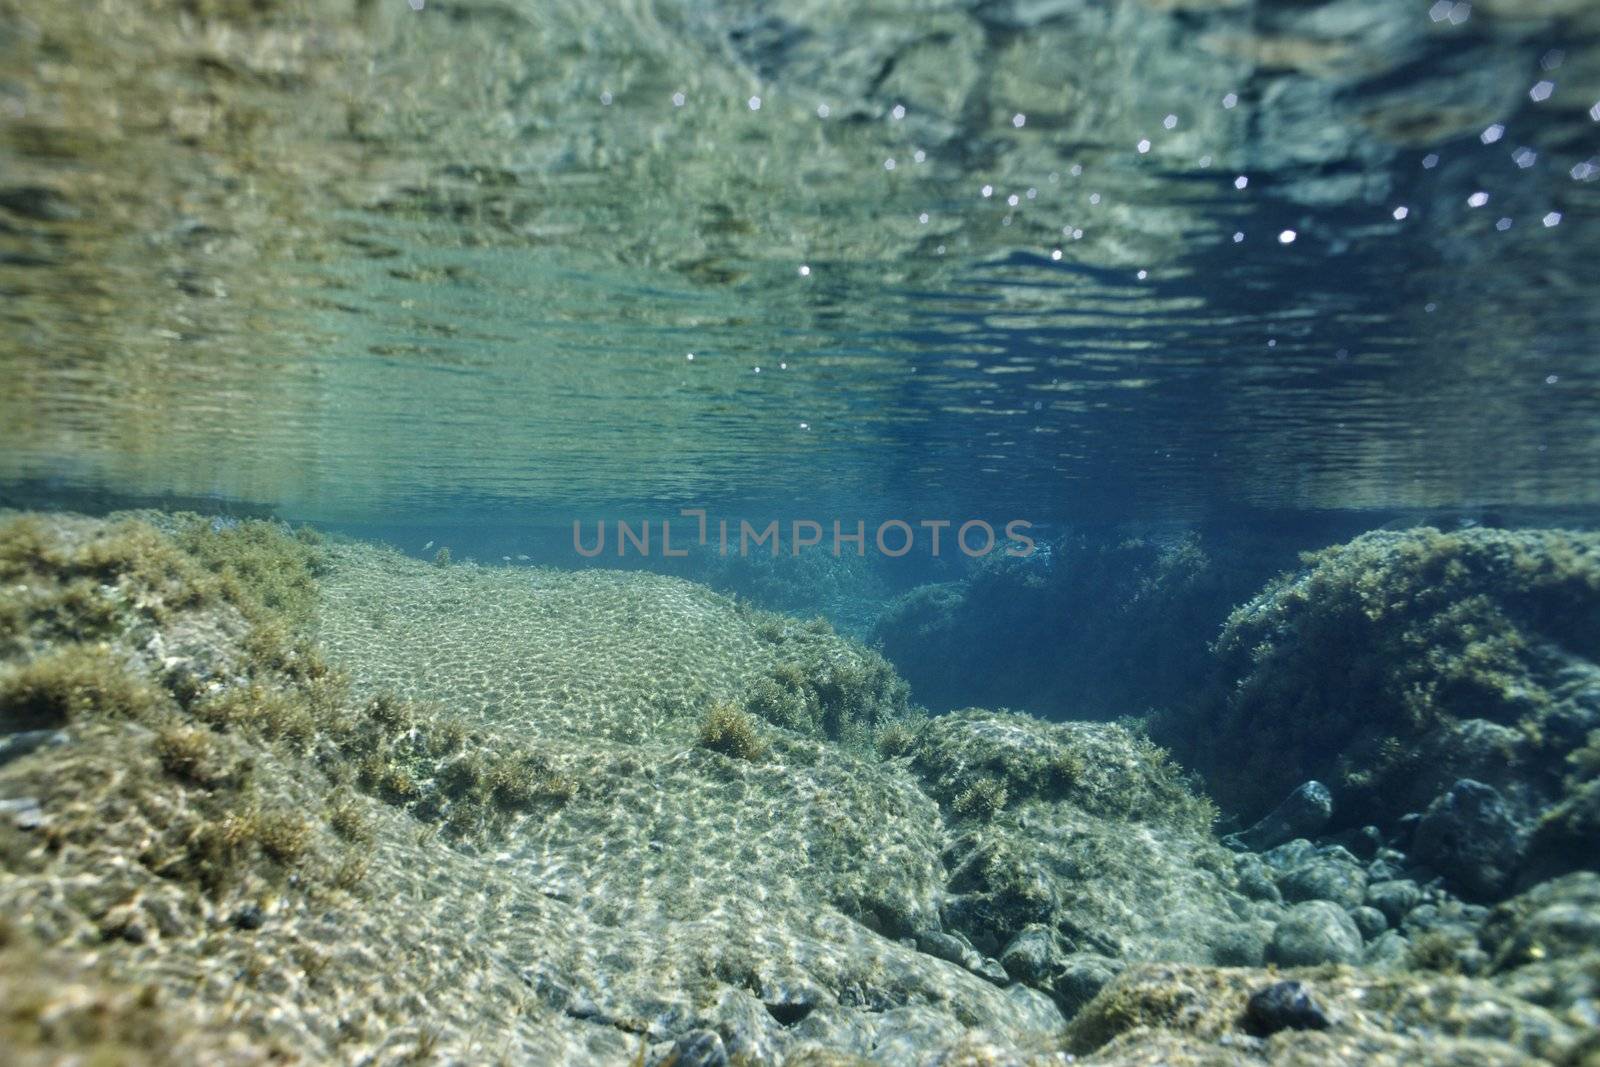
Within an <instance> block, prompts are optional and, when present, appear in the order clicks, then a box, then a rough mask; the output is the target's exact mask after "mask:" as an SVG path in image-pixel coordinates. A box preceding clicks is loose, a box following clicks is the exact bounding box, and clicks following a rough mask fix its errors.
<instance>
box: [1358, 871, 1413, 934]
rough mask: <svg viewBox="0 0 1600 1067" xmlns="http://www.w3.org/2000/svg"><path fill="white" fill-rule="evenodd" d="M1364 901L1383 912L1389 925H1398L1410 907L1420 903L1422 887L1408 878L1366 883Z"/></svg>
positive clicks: (1409, 910) (1408, 912)
mask: <svg viewBox="0 0 1600 1067" xmlns="http://www.w3.org/2000/svg"><path fill="white" fill-rule="evenodd" d="M1363 899H1364V903H1365V904H1366V905H1367V906H1368V907H1370V908H1377V909H1378V910H1379V911H1381V912H1383V915H1384V918H1386V919H1388V920H1389V924H1390V925H1391V926H1399V925H1400V923H1401V922H1402V921H1403V920H1404V919H1405V917H1406V916H1407V915H1408V914H1410V912H1411V909H1412V908H1415V907H1416V906H1417V905H1419V904H1421V903H1422V887H1421V886H1419V885H1417V883H1416V882H1413V881H1412V880H1411V879H1409V878H1399V879H1393V880H1390V881H1384V882H1369V883H1367V892H1366V896H1365V897H1364V898H1363Z"/></svg>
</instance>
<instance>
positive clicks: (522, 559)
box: [517, 552, 533, 563]
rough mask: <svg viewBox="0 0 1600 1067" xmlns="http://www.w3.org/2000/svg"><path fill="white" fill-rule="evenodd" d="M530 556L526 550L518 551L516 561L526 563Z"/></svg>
mask: <svg viewBox="0 0 1600 1067" xmlns="http://www.w3.org/2000/svg"><path fill="white" fill-rule="evenodd" d="M532 558H533V557H532V556H530V555H528V554H527V553H526V552H518V553H517V562H518V563H526V562H528V561H529V560H530V559H532Z"/></svg>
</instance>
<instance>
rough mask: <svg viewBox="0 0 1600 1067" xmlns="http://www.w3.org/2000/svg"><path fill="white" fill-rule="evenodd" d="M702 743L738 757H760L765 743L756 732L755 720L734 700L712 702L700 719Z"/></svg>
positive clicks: (744, 758) (754, 758)
mask: <svg viewBox="0 0 1600 1067" xmlns="http://www.w3.org/2000/svg"><path fill="white" fill-rule="evenodd" d="M700 744H701V745H703V746H705V747H706V748H709V749H711V750H712V751H713V752H721V753H722V754H723V755H725V756H732V757H733V758H735V759H742V760H758V759H760V758H761V757H762V756H764V755H765V754H766V746H765V745H763V744H762V743H761V737H760V735H759V734H757V733H756V724H755V720H754V719H752V718H751V717H750V716H749V715H747V714H745V713H744V712H743V711H741V710H739V709H738V708H736V707H734V706H733V705H732V704H726V703H719V704H713V705H712V706H711V710H710V711H708V712H706V717H705V719H704V720H702V721H701V723H700Z"/></svg>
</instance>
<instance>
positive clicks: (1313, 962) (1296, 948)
mask: <svg viewBox="0 0 1600 1067" xmlns="http://www.w3.org/2000/svg"><path fill="white" fill-rule="evenodd" d="M1361 947H1362V941H1361V931H1360V930H1358V929H1357V928H1356V924H1355V923H1354V922H1352V921H1351V919H1350V916H1348V915H1346V914H1345V911H1344V909H1343V908H1341V907H1339V906H1338V905H1337V904H1333V903H1331V902H1329V901H1326V900H1312V901H1307V902H1306V903H1304V904H1296V905H1295V906H1294V907H1292V908H1290V909H1289V914H1288V915H1286V916H1285V917H1284V918H1283V920H1282V921H1281V922H1279V923H1278V925H1277V928H1276V929H1274V930H1273V931H1272V942H1271V944H1269V945H1268V946H1267V958H1268V959H1269V960H1270V961H1271V962H1273V963H1276V964H1278V965H1279V966H1282V967H1315V966H1317V965H1318V964H1322V963H1355V962H1356V961H1358V960H1359V959H1360V958H1361Z"/></svg>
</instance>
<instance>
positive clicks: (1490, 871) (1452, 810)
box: [1412, 778, 1527, 900]
mask: <svg viewBox="0 0 1600 1067" xmlns="http://www.w3.org/2000/svg"><path fill="white" fill-rule="evenodd" d="M1526 837H1527V835H1526V833H1525V831H1524V828H1523V826H1522V824H1521V822H1519V821H1518V819H1517V818H1516V816H1515V815H1513V814H1512V812H1511V809H1510V807H1509V806H1508V805H1507V804H1506V801H1505V798H1504V797H1503V796H1501V794H1500V791H1499V790H1498V789H1496V788H1494V787H1493V786H1490V785H1484V784H1483V783H1482V782H1477V781H1473V780H1472V779H1470V778H1463V779H1461V780H1460V781H1458V782H1456V783H1455V785H1453V786H1451V787H1450V788H1449V789H1448V790H1446V791H1445V792H1444V793H1441V794H1440V795H1439V796H1438V797H1437V798H1436V799H1435V800H1434V801H1433V803H1432V804H1429V805H1428V810H1427V811H1425V812H1424V813H1423V815H1422V818H1421V820H1420V821H1418V823H1417V831H1416V834H1415V836H1414V838H1413V841H1412V851H1413V854H1414V856H1415V858H1416V859H1417V861H1418V862H1420V863H1424V864H1426V865H1427V866H1429V867H1431V868H1433V869H1434V870H1435V871H1438V872H1439V874H1441V875H1443V876H1444V878H1445V881H1446V882H1447V883H1448V884H1449V885H1450V887H1451V888H1452V889H1454V890H1456V891H1457V892H1459V893H1460V894H1461V895H1462V896H1464V897H1466V898H1468V899H1473V900H1497V899H1499V898H1500V897H1501V896H1503V895H1504V894H1505V892H1506V890H1507V889H1508V888H1510V885H1511V881H1512V878H1513V876H1514V875H1515V874H1516V871H1517V867H1518V864H1519V863H1520V861H1521V859H1522V855H1523V851H1524V849H1525V847H1526Z"/></svg>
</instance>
